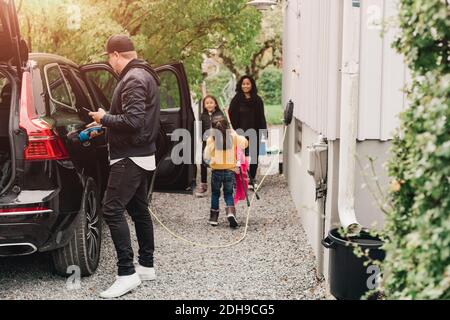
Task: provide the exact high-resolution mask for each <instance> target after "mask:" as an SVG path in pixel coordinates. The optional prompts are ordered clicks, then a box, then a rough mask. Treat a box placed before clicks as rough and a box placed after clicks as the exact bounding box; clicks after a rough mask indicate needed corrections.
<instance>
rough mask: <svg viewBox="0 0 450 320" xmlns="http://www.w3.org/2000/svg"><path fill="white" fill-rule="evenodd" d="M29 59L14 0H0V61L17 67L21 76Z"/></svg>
mask: <svg viewBox="0 0 450 320" xmlns="http://www.w3.org/2000/svg"><path fill="white" fill-rule="evenodd" d="M27 60H28V47H27V44H26V42H25V41H24V40H23V39H22V38H21V36H20V29H19V21H18V19H17V13H16V8H15V5H14V0H0V62H3V63H7V64H10V65H12V66H15V67H17V71H18V73H19V76H20V74H21V72H22V67H23V66H25V64H26V63H27Z"/></svg>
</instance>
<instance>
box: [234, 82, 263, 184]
mask: <svg viewBox="0 0 450 320" xmlns="http://www.w3.org/2000/svg"><path fill="white" fill-rule="evenodd" d="M229 115H230V120H231V124H232V125H233V128H234V130H237V129H242V130H244V132H245V131H247V130H249V129H254V130H256V132H257V133H258V134H257V141H256V142H255V141H251V140H250V145H249V147H248V148H247V149H245V155H246V156H249V155H250V156H252V154H250V152H249V151H250V150H252V151H253V150H256V152H257V153H256V154H253V156H254V157H252V159H251V163H250V184H251V185H255V184H257V183H256V172H257V171H258V154H259V142H260V141H261V138H262V136H263V135H265V134H266V129H267V123H266V116H265V114H264V102H263V100H262V99H261V97H260V96H258V89H257V87H256V83H255V80H254V79H253V78H252V77H250V76H243V77H242V78H241V79H240V80H239V82H238V84H237V86H236V95H235V96H234V98H233V99H232V100H231V103H230V109H229ZM247 140H248V138H247ZM252 143H256V145H253V146H252V145H251V144H252ZM253 152H254V151H253ZM255 156H256V157H255Z"/></svg>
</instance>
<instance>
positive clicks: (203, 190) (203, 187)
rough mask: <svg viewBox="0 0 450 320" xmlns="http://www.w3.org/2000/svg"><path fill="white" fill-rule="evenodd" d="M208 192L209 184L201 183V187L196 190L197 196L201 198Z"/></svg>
mask: <svg viewBox="0 0 450 320" xmlns="http://www.w3.org/2000/svg"><path fill="white" fill-rule="evenodd" d="M207 191H208V184H206V183H200V184H199V186H198V187H197V190H195V196H196V197H199V198H201V197H204V196H205V195H206V192H207Z"/></svg>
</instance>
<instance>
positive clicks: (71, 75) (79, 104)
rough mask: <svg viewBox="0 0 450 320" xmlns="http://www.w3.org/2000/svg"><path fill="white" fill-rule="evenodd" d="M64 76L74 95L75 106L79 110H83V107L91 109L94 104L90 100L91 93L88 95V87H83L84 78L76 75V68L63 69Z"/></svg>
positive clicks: (72, 95)
mask: <svg viewBox="0 0 450 320" xmlns="http://www.w3.org/2000/svg"><path fill="white" fill-rule="evenodd" d="M62 71H63V74H64V77H65V78H66V80H67V88H68V89H69V93H70V95H71V97H72V101H73V104H74V106H75V107H76V109H77V110H78V111H80V110H82V109H83V108H88V109H90V108H91V107H90V106H91V105H92V101H91V100H90V97H89V93H87V95H86V91H87V89H86V87H84V89H85V90H86V91H85V90H83V87H82V85H84V83H83V80H81V79H80V78H77V77H76V73H75V72H74V69H72V68H69V67H67V68H63V69H62Z"/></svg>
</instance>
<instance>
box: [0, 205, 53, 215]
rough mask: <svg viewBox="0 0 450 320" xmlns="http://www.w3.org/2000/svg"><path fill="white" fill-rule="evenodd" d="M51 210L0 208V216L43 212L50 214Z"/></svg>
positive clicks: (39, 208) (43, 208) (41, 208)
mask: <svg viewBox="0 0 450 320" xmlns="http://www.w3.org/2000/svg"><path fill="white" fill-rule="evenodd" d="M50 211H51V210H50V209H49V208H45V207H42V206H37V207H26V208H0V214H2V213H3V214H8V213H10V214H14V213H21V214H25V213H30V214H31V213H43V212H50Z"/></svg>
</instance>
